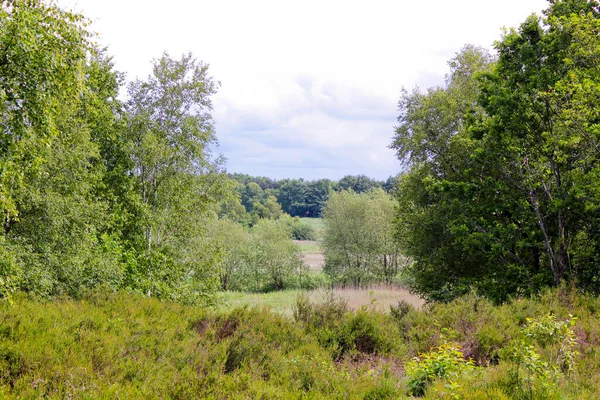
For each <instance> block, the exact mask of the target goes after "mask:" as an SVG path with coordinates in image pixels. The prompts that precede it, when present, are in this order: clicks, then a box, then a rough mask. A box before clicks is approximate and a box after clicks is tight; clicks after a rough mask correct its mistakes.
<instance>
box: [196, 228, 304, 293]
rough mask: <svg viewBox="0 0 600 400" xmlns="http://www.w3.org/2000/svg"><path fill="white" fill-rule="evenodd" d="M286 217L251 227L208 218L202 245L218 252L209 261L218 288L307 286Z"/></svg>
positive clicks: (235, 289) (297, 250)
mask: <svg viewBox="0 0 600 400" xmlns="http://www.w3.org/2000/svg"><path fill="white" fill-rule="evenodd" d="M288 219H289V220H291V218H290V217H288V218H287V219H285V218H284V219H280V220H260V221H259V222H258V223H257V224H256V225H254V226H253V227H252V228H251V229H250V230H248V229H246V228H244V227H243V226H242V225H240V224H239V223H237V222H234V221H231V220H229V219H219V220H217V219H214V220H209V221H207V231H208V232H207V235H206V237H205V238H204V239H203V240H204V245H205V246H208V247H211V248H212V249H213V251H215V252H216V253H218V254H219V258H218V259H214V258H213V260H212V265H213V268H214V269H215V270H217V271H219V281H220V289H221V290H234V291H248V292H266V291H272V290H282V289H291V288H310V287H311V282H312V281H311V278H310V276H309V271H308V268H307V267H306V266H305V265H304V263H303V261H302V256H301V252H300V249H299V248H298V246H297V245H296V244H294V242H293V241H292V240H291V237H292V236H293V231H292V228H291V227H290V224H293V222H292V223H290V222H289V221H287V220H288Z"/></svg>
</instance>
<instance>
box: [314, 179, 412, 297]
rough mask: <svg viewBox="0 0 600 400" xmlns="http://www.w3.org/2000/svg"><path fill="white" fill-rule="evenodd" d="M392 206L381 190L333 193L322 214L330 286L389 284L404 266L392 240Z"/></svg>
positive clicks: (388, 197) (393, 208)
mask: <svg viewBox="0 0 600 400" xmlns="http://www.w3.org/2000/svg"><path fill="white" fill-rule="evenodd" d="M394 211H395V203H394V201H393V200H392V198H391V197H390V196H389V195H388V194H386V193H385V192H384V191H383V190H381V189H378V190H375V191H372V192H367V193H360V194H359V193H355V192H352V191H350V192H340V193H333V194H332V195H331V196H330V198H329V200H328V201H327V204H326V206H325V210H324V224H325V230H324V234H323V236H324V237H323V249H324V252H325V260H326V264H325V267H324V271H325V273H327V274H328V275H329V276H330V277H331V280H332V282H333V283H335V284H342V285H354V286H361V285H367V284H369V283H373V282H386V283H391V282H393V281H394V279H395V278H396V276H397V274H398V273H399V272H400V269H401V268H402V267H403V266H404V261H405V260H404V258H403V257H402V256H401V255H400V253H399V249H398V246H397V244H396V241H395V240H394V238H393V228H392V220H393V215H394Z"/></svg>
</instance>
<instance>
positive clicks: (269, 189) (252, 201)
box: [229, 173, 397, 218]
mask: <svg viewBox="0 0 600 400" xmlns="http://www.w3.org/2000/svg"><path fill="white" fill-rule="evenodd" d="M229 177H230V178H231V179H232V180H234V181H235V182H236V183H237V184H236V190H237V192H238V194H239V199H240V203H241V204H242V205H243V206H244V207H245V209H246V211H247V212H253V211H254V210H256V209H257V210H258V212H259V213H260V210H261V209H262V207H261V205H262V206H267V208H269V207H268V204H267V203H268V202H273V201H277V202H278V203H279V204H280V205H281V210H282V211H283V212H285V213H287V214H289V215H291V216H292V217H296V216H298V217H313V218H318V217H321V216H322V214H323V210H324V206H325V202H326V201H327V198H328V197H329V194H330V193H332V192H340V191H344V190H352V191H354V192H355V193H366V192H369V191H371V190H373V189H377V188H380V189H383V190H385V191H386V192H388V193H392V191H393V190H394V187H395V185H396V179H397V177H396V176H390V177H389V178H388V179H386V180H385V181H380V180H376V179H373V178H369V177H368V176H366V175H346V176H344V177H343V178H341V179H340V180H338V181H336V180H330V179H317V180H313V181H306V180H304V179H282V180H275V179H270V178H267V177H262V176H250V175H246V174H240V173H234V174H229Z"/></svg>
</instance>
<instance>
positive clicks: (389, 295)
mask: <svg viewBox="0 0 600 400" xmlns="http://www.w3.org/2000/svg"><path fill="white" fill-rule="evenodd" d="M302 293H305V294H306V295H307V296H308V298H309V299H310V300H311V301H314V302H322V301H324V300H325V299H326V298H327V296H329V295H333V296H335V297H337V298H340V299H343V300H345V301H346V302H347V303H348V306H349V307H350V308H351V309H353V310H358V309H360V308H361V307H369V308H372V309H375V310H377V311H382V312H387V311H389V309H390V306H392V305H394V306H395V305H397V304H398V302H399V301H401V300H403V301H406V302H407V303H409V304H411V305H413V306H415V307H416V308H421V307H422V306H423V304H424V301H423V300H422V299H420V298H419V297H417V296H415V295H413V294H411V293H410V292H409V291H408V290H406V289H403V288H399V287H393V286H388V287H386V286H373V287H372V288H365V289H353V288H343V289H342V288H338V289H333V290H325V289H317V290H311V291H303V290H285V291H280V292H271V293H241V292H224V293H223V294H222V295H223V297H224V300H225V304H224V305H223V306H221V309H222V310H228V309H233V308H236V307H240V306H244V305H248V306H250V307H255V306H258V307H262V306H265V307H269V308H271V309H272V310H273V311H276V312H278V313H282V314H284V315H292V312H293V309H294V306H295V304H296V299H297V298H298V296H299V295H300V294H302Z"/></svg>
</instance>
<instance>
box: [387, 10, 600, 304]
mask: <svg viewBox="0 0 600 400" xmlns="http://www.w3.org/2000/svg"><path fill="white" fill-rule="evenodd" d="M599 33H600V4H599V3H598V2H597V1H586V0H559V1H551V2H550V4H549V7H548V9H547V10H546V11H545V12H544V15H543V16H536V15H532V16H530V17H529V18H527V20H526V21H525V22H523V24H521V26H520V27H518V28H517V29H509V30H507V31H506V32H505V33H504V35H503V36H502V37H501V39H500V40H499V41H498V42H496V44H495V46H494V47H495V50H496V53H497V55H492V54H490V53H488V52H487V51H486V50H484V49H481V48H476V47H473V46H466V47H465V48H464V49H463V50H461V51H460V52H459V53H458V54H457V55H456V57H455V58H453V59H452V60H450V62H449V66H450V73H449V74H448V76H447V77H446V85H445V86H443V87H434V88H430V89H428V90H427V91H425V92H422V91H420V90H418V89H415V90H414V91H412V92H408V91H405V92H404V94H403V95H402V97H401V99H400V102H399V111H400V115H399V117H398V122H399V125H398V126H397V128H396V135H395V138H394V139H395V140H394V142H393V144H392V146H391V147H392V148H394V149H395V150H396V151H397V152H398V157H399V158H400V159H401V160H402V161H404V162H405V163H406V165H407V167H408V171H407V173H406V174H404V175H403V176H402V178H401V179H400V180H401V183H400V185H399V190H398V191H397V193H398V199H399V207H398V214H397V218H396V219H397V223H396V230H397V238H398V240H399V243H400V245H401V249H402V251H403V253H405V254H406V255H408V256H410V257H411V258H412V259H413V261H414V263H413V264H412V267H411V269H410V271H411V275H412V281H413V283H414V286H413V288H414V289H415V290H417V291H418V292H419V293H421V294H423V295H424V296H427V297H429V298H430V299H437V300H448V299H452V298H454V297H456V296H459V295H461V294H463V293H466V292H468V291H470V290H471V289H472V288H475V289H476V290H477V291H478V292H479V293H481V294H484V295H486V296H489V297H490V298H493V299H494V300H495V301H503V300H506V299H507V298H508V297H509V296H510V295H511V294H524V293H529V294H531V293H535V292H537V291H539V290H541V288H544V287H546V286H552V285H554V286H556V285H560V284H561V282H563V281H567V282H572V283H574V284H575V285H577V286H578V287H579V288H581V289H582V290H586V291H589V292H590V293H595V294H598V293H599V290H600V286H599V282H600V279H599V278H600V275H599V259H598V255H599V254H600V252H599V249H600V235H599V231H598V227H599V226H600V223H599V217H600V214H599V213H598V210H599V208H598V204H600V197H599V193H600V191H599V190H598V182H600V181H599V180H598V176H599V174H600V168H599V165H600V163H599V162H598V161H599V160H598V155H599V153H598V142H599V140H600V136H599V135H600V129H599V128H600V125H599V121H600V118H599V114H598V113H599V110H600V109H599V107H598V98H599V95H600V69H599V68H600V64H599V63H598V58H599V56H600V53H599V49H600V34H599Z"/></svg>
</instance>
